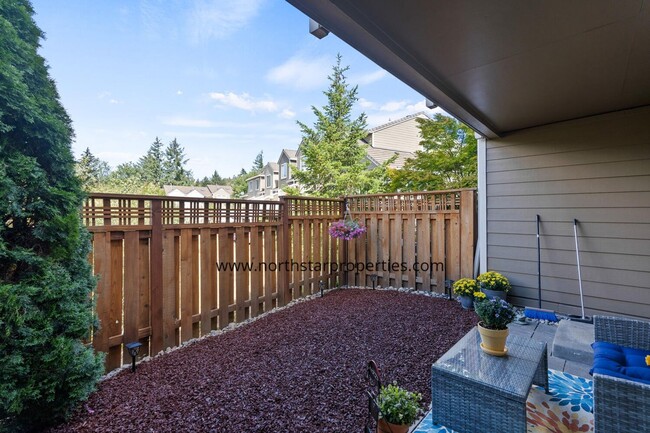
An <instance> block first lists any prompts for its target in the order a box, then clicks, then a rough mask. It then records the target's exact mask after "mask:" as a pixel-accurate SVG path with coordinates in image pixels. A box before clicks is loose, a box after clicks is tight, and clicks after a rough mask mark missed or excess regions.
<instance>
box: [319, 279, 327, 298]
mask: <svg viewBox="0 0 650 433" xmlns="http://www.w3.org/2000/svg"><path fill="white" fill-rule="evenodd" d="M318 288H319V289H320V297H321V298H322V297H323V290H325V281H319V282H318Z"/></svg>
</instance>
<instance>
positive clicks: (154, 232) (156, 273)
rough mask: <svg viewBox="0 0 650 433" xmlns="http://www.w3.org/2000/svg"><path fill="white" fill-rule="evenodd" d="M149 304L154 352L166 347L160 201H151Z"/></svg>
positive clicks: (152, 351)
mask: <svg viewBox="0 0 650 433" xmlns="http://www.w3.org/2000/svg"><path fill="white" fill-rule="evenodd" d="M149 245H150V249H149V251H150V253H149V257H150V259H149V260H150V267H149V269H151V271H150V272H151V274H150V278H149V279H150V282H151V292H150V295H149V296H150V298H149V299H150V305H151V353H152V354H156V353H158V352H160V351H161V350H163V349H164V348H165V347H167V346H166V345H165V344H164V336H163V334H164V322H163V317H164V316H163V314H164V313H163V308H164V307H163V304H164V298H165V292H164V288H163V284H164V283H163V281H164V278H163V274H164V271H163V269H164V267H163V254H164V247H163V228H162V201H161V200H152V201H151V242H150V244H149Z"/></svg>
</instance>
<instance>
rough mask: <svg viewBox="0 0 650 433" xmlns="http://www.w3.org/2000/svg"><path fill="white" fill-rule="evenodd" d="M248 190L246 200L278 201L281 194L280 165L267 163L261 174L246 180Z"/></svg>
mask: <svg viewBox="0 0 650 433" xmlns="http://www.w3.org/2000/svg"><path fill="white" fill-rule="evenodd" d="M246 183H247V184H248V190H247V191H246V194H245V195H244V197H243V198H244V199H246V200H277V199H278V197H279V196H280V195H282V194H281V191H280V189H279V188H278V183H279V176H278V164H277V163H276V162H269V163H267V164H266V165H265V166H264V168H262V172H261V173H260V174H256V175H255V176H251V177H249V178H248V179H246Z"/></svg>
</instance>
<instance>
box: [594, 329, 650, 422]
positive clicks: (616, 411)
mask: <svg viewBox="0 0 650 433" xmlns="http://www.w3.org/2000/svg"><path fill="white" fill-rule="evenodd" d="M594 325H595V337H596V338H595V340H596V341H606V342H609V343H613V344H617V345H619V346H626V347H633V348H637V349H642V350H647V351H648V354H650V322H645V321H641V320H633V319H627V318H622V317H604V316H595V317H594ZM649 368H650V367H649ZM648 431H650V385H647V384H644V383H639V382H634V381H631V380H626V379H620V378H616V377H612V376H608V375H604V374H597V373H594V433H647V432H648Z"/></svg>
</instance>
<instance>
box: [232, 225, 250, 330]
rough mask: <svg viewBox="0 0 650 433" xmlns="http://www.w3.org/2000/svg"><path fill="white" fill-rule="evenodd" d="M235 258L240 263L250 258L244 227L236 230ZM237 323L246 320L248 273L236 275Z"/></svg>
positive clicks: (242, 272)
mask: <svg viewBox="0 0 650 433" xmlns="http://www.w3.org/2000/svg"><path fill="white" fill-rule="evenodd" d="M235 238H236V240H235V256H236V261H237V262H238V263H246V262H247V258H248V236H246V232H245V231H244V228H243V227H237V228H236V229H235ZM235 290H236V295H235V304H236V308H235V321H236V322H243V321H244V320H246V312H245V306H244V303H245V302H246V300H247V299H248V272H247V271H239V272H236V273H235Z"/></svg>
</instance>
